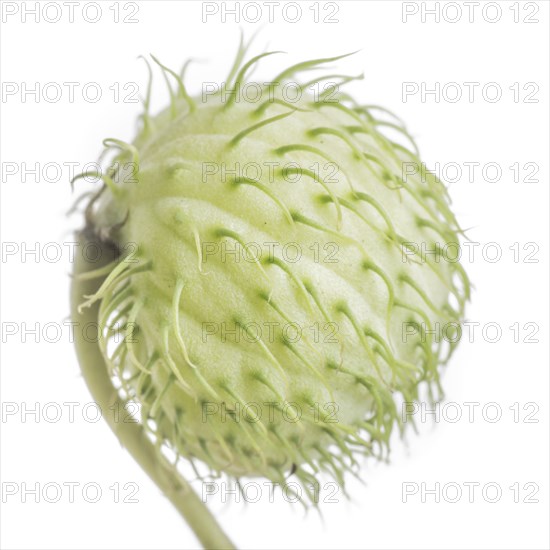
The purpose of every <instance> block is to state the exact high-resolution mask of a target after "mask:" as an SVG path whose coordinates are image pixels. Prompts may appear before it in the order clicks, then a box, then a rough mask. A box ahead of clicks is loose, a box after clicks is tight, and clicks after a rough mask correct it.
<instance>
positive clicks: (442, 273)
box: [72, 41, 469, 548]
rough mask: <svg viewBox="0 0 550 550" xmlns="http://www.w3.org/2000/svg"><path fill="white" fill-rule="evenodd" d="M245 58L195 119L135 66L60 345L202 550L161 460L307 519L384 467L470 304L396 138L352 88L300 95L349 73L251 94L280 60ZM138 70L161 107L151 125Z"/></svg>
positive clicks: (177, 97) (202, 531)
mask: <svg viewBox="0 0 550 550" xmlns="http://www.w3.org/2000/svg"><path fill="white" fill-rule="evenodd" d="M246 51H247V48H246V47H245V46H243V42H242V41H241V45H240V47H239V51H238V54H237V58H236V60H235V62H234V65H233V67H232V69H231V71H230V74H229V76H228V78H227V79H226V84H225V87H224V88H220V89H217V90H209V92H208V93H203V94H202V95H201V96H198V97H192V96H191V95H190V94H189V93H188V92H187V89H186V87H185V84H184V79H183V75H180V74H177V73H176V72H174V71H172V70H171V69H169V68H168V67H166V66H164V65H163V64H162V63H161V62H160V61H159V60H158V59H157V58H156V57H154V56H151V62H147V66H148V68H149V72H150V80H149V87H148V92H147V96H146V98H145V99H144V112H143V114H142V116H141V117H140V126H139V131H138V134H137V136H136V137H135V139H134V141H133V142H132V143H126V142H123V141H121V140H118V139H106V140H105V141H104V145H105V153H106V154H110V153H112V154H111V156H110V158H109V160H110V164H109V167H108V169H107V170H105V171H104V173H103V174H101V179H102V187H101V189H100V190H99V191H98V192H97V193H95V194H94V195H93V197H92V198H91V199H90V200H89V203H88V205H87V208H86V210H85V227H84V229H83V230H82V231H81V232H80V233H79V235H78V237H79V239H80V242H81V244H82V245H83V246H85V245H89V244H90V243H93V244H94V245H95V246H97V247H99V248H100V249H101V250H103V251H104V252H106V253H107V252H109V254H110V261H104V262H103V263H102V264H99V263H97V262H95V263H93V262H91V261H89V260H86V259H85V258H84V257H79V259H78V262H77V264H76V269H75V276H74V279H73V286H72V310H73V320H74V321H77V322H80V323H86V322H93V323H97V326H98V327H99V338H98V341H97V342H90V341H89V340H88V341H85V340H84V339H83V338H82V337H78V338H77V340H76V347H77V353H78V357H79V361H80V364H81V368H82V372H83V374H84V377H85V379H86V382H87V384H88V386H89V388H90V390H91V392H92V394H93V396H94V398H95V399H96V400H97V402H98V403H99V404H100V405H101V406H102V407H103V408H104V410H108V409H109V408H110V407H113V406H115V405H118V406H124V405H125V404H126V403H127V402H128V401H134V402H137V403H139V404H140V406H141V409H140V410H141V419H140V422H138V423H115V422H114V420H113V419H108V422H109V423H110V425H111V427H112V429H113V431H114V432H115V434H116V435H117V436H118V437H119V439H120V441H121V443H122V444H123V445H124V446H125V447H126V448H127V449H128V450H129V451H130V453H131V454H132V455H133V456H134V457H135V459H136V460H137V461H138V462H139V463H140V464H141V466H142V467H143V468H144V470H145V471H146V472H147V473H148V474H149V476H150V477H151V478H152V479H153V480H154V481H155V482H156V483H157V484H158V486H159V487H160V488H161V489H162V491H163V492H164V493H165V494H166V496H167V497H168V498H169V499H170V500H171V501H172V503H173V504H174V505H175V506H176V507H177V509H178V510H179V511H180V512H181V514H182V515H183V516H184V517H185V518H186V519H187V520H188V522H189V524H190V525H191V527H192V528H193V529H194V530H195V533H196V534H197V536H198V537H199V539H200V540H201V542H202V544H203V545H204V546H205V547H212V548H231V547H233V546H232V543H231V541H230V540H229V539H228V538H227V537H226V536H225V535H224V533H223V532H222V531H221V529H220V528H219V527H218V525H217V523H216V521H215V520H214V518H213V516H212V515H211V514H210V513H209V512H208V510H207V509H206V507H205V506H204V504H203V503H202V502H201V501H200V499H199V498H198V497H197V495H196V494H195V493H194V492H193V491H192V489H191V487H190V485H189V483H188V482H187V481H186V480H185V479H184V478H183V476H182V475H181V473H180V471H179V470H178V468H177V465H174V464H173V461H169V460H168V459H167V458H166V454H165V452H164V450H167V449H170V451H171V455H172V456H176V457H177V458H178V459H179V458H181V459H187V460H189V461H191V463H192V464H194V465H195V464H200V465H201V466H202V467H205V466H206V467H207V468H208V470H209V471H210V472H211V473H212V474H213V475H228V476H231V477H234V478H237V479H240V478H243V477H256V476H260V477H262V478H265V479H267V480H270V481H273V482H277V483H282V484H284V483H285V480H286V479H287V478H288V476H289V475H291V474H292V475H293V479H295V480H296V481H297V482H298V483H301V484H302V486H303V488H304V491H303V495H304V497H303V500H304V503H305V504H306V505H308V504H313V505H315V503H316V502H315V498H314V496H315V495H314V494H312V490H311V486H312V483H314V482H315V481H316V479H317V476H318V475H319V474H320V473H327V474H329V475H331V476H333V477H334V478H335V480H336V481H337V482H338V483H339V484H340V485H341V486H343V485H344V481H345V476H346V472H347V471H351V472H353V473H357V466H358V462H357V458H358V457H359V456H361V455H367V456H374V457H378V458H385V457H386V456H387V453H388V451H389V442H390V436H391V435H392V433H394V432H395V431H400V432H403V429H404V427H405V424H404V422H403V420H402V419H401V410H400V404H401V403H403V402H414V401H415V400H418V399H419V391H421V389H422V387H424V388H427V390H428V392H429V395H431V396H432V398H435V396H436V395H437V396H440V395H441V387H440V382H439V377H440V371H441V367H442V365H443V364H445V363H446V362H447V360H448V359H449V357H450V355H451V353H452V351H453V349H454V347H455V344H454V343H452V342H451V343H450V344H449V340H453V339H447V340H445V339H444V338H440V337H438V336H437V327H440V326H443V325H447V326H455V327H456V326H458V324H459V323H460V321H461V319H462V316H463V313H464V307H465V303H466V301H467V300H468V299H469V282H468V277H467V275H466V273H465V272H464V270H463V268H462V267H461V265H460V263H459V262H458V261H448V259H447V258H445V257H443V254H442V250H443V249H444V248H443V246H444V245H450V244H452V245H453V246H456V247H459V240H460V239H461V238H462V231H461V229H460V227H459V225H458V223H457V221H456V219H455V217H454V215H453V213H452V212H451V210H450V206H449V205H450V199H449V195H448V193H447V190H446V188H445V186H444V185H443V183H441V182H440V181H439V180H438V179H437V178H436V177H435V175H433V174H431V173H429V172H425V171H424V172H423V171H420V170H417V169H414V170H409V169H405V168H404V167H410V166H413V167H420V166H421V161H420V159H419V157H418V152H417V148H416V146H415V144H414V142H413V140H412V138H411V136H410V135H409V134H408V132H407V131H406V129H405V127H404V125H403V124H402V123H401V122H400V121H399V119H397V118H395V117H392V118H391V119H390V118H389V116H391V114H390V113H389V112H388V111H387V110H386V109H384V108H382V107H378V106H369V105H364V104H363V103H360V102H357V101H356V100H355V99H354V98H353V97H351V96H350V95H348V94H347V93H346V92H345V91H344V88H345V86H344V85H345V84H346V83H347V82H349V81H350V80H354V79H358V78H360V77H347V76H343V75H334V74H329V75H328V76H320V77H317V78H314V79H311V78H310V79H308V78H304V74H306V72H308V71H311V70H313V69H319V68H323V67H324V66H325V65H326V64H327V63H332V62H337V61H338V60H339V59H341V58H343V57H346V56H344V55H342V56H338V57H332V58H325V59H317V60H312V61H306V62H302V63H298V64H296V65H293V66H291V67H289V68H288V69H286V70H284V71H282V72H280V73H279V74H277V75H276V76H274V78H272V79H271V81H270V82H267V83H262V84H260V83H257V82H254V81H252V80H250V77H249V75H250V73H251V71H252V69H253V68H254V67H255V65H256V64H258V63H260V62H262V61H263V60H264V58H266V57H268V56H271V55H275V54H280V53H281V52H269V53H264V54H261V55H257V56H255V57H251V58H250V59H248V60H246V61H245V58H246V55H247V54H246ZM152 65H153V66H155V70H157V71H159V72H161V73H162V74H163V76H164V79H165V80H166V83H167V84H168V87H169V90H170V98H171V99H170V104H169V105H168V106H167V107H166V109H164V110H163V111H162V112H160V113H159V114H157V115H155V116H153V115H152V114H151V113H150V109H149V105H150V96H151V78H152V77H151V75H152V68H151V66H152ZM321 82H325V83H326V82H332V85H330V86H325V87H324V88H323V87H319V86H315V85H316V84H317V83H321ZM289 83H292V87H293V93H292V98H290V97H289V93H288V90H289ZM285 85H286V87H285ZM245 88H246V91H247V93H244V91H245ZM319 89H323V90H324V91H323V92H322V93H316V90H319ZM251 90H253V92H254V93H252V92H251ZM252 95H253V99H250V98H251V96H252ZM388 130H389V131H388ZM390 133H391V135H393V136H399V138H396V137H393V138H392V137H390V136H389V134H390ZM84 175H85V174H84ZM426 251H435V252H432V253H430V254H426V253H425V252H426ZM107 256H108V254H104V255H103V257H104V258H105V257H107ZM454 340H456V339H454ZM308 501H310V502H308Z"/></svg>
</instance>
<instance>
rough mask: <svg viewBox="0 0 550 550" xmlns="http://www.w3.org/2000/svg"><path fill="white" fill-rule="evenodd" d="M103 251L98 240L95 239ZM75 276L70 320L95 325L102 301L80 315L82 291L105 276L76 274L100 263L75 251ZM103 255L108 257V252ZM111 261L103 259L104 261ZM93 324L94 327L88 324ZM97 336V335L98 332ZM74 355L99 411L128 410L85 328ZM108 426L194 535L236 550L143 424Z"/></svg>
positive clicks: (83, 239) (82, 240)
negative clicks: (85, 333)
mask: <svg viewBox="0 0 550 550" xmlns="http://www.w3.org/2000/svg"><path fill="white" fill-rule="evenodd" d="M77 237H78V241H79V244H80V245H81V246H80V247H79V248H78V250H80V251H83V250H86V248H85V245H86V244H87V243H89V242H90V241H91V240H92V238H88V237H87V232H86V230H84V231H82V232H81V233H80V234H78V235H77ZM95 244H96V245H98V246H99V247H100V249H102V248H103V247H101V244H100V243H97V242H96V243H95ZM76 256H77V257H76V261H75V268H74V278H73V281H72V287H71V315H72V320H73V321H74V322H76V323H78V325H76V326H79V327H83V326H86V325H87V324H88V323H92V326H97V321H98V316H97V314H98V308H99V305H98V303H95V304H93V305H92V306H91V307H87V308H84V309H83V310H82V313H79V311H78V306H79V305H80V304H81V303H82V302H83V301H84V299H83V296H84V295H90V294H93V293H94V292H95V291H96V290H97V289H98V288H99V286H100V285H101V283H102V281H103V279H101V278H97V279H92V280H86V279H82V278H79V277H78V275H79V274H82V273H86V272H87V271H91V270H92V269H97V268H98V267H102V266H101V265H99V264H98V262H94V263H91V262H89V261H87V260H86V258H85V257H84V254H82V253H79V254H77V255H76ZM103 256H107V254H104V255H103ZM106 263H107V262H105V264H106ZM88 326H90V325H88ZM98 336H99V335H98ZM75 346H76V353H77V357H78V360H79V363H80V368H81V371H82V375H83V376H84V379H85V380H86V384H87V385H88V389H89V390H90V393H91V394H92V397H93V398H94V400H95V401H96V403H97V404H98V405H99V406H100V407H101V410H104V411H108V410H109V409H113V407H116V409H114V410H124V406H125V405H126V401H124V400H123V399H121V398H120V396H119V394H118V391H117V389H116V388H115V387H114V385H113V383H112V381H111V378H110V377H109V374H108V371H107V366H106V364H105V361H104V359H103V355H102V353H101V350H100V349H99V345H98V344H97V343H96V342H92V341H90V339H89V338H88V339H85V338H84V334H83V331H82V330H75ZM104 416H105V419H106V421H107V423H108V424H109V427H110V428H111V430H112V431H113V432H114V434H115V435H116V436H117V438H118V439H119V441H120V443H121V444H122V446H123V447H126V449H127V450H128V452H129V453H130V454H131V455H132V456H133V457H134V459H135V460H136V461H137V463H138V464H139V465H140V466H141V467H142V468H143V470H144V471H145V472H146V473H147V475H148V476H149V477H150V478H151V479H152V480H153V481H154V482H155V483H156V484H157V486H158V487H159V489H160V490H161V491H162V492H163V493H164V495H165V496H166V497H167V498H168V500H170V502H171V503H172V504H173V505H174V506H175V507H176V509H177V510H178V512H179V513H180V514H181V515H182V516H183V518H184V519H185V520H186V521H187V523H188V524H189V526H190V527H191V528H192V529H193V531H194V533H195V535H196V536H197V538H198V539H199V541H200V542H201V544H202V545H203V546H204V548H207V549H234V548H235V546H234V545H233V543H232V542H231V541H230V540H229V538H228V537H227V535H226V534H225V533H224V532H223V531H222V529H221V527H220V526H219V524H218V523H217V522H216V520H215V519H214V516H213V515H212V514H211V513H210V511H209V510H208V508H207V507H206V505H205V504H204V502H202V501H201V499H200V498H199V496H198V495H197V494H196V493H195V491H194V490H193V489H192V487H191V485H190V484H189V482H187V481H186V480H185V479H184V478H183V477H182V476H181V475H180V473H179V472H178V471H177V469H176V467H175V466H173V465H171V464H170V463H169V461H168V460H167V459H166V458H165V457H164V456H163V455H162V454H161V452H160V451H159V450H157V449H156V447H155V445H154V444H153V443H152V442H151V440H150V439H149V438H148V437H147V434H146V433H145V430H144V428H143V426H142V425H141V424H139V423H129V422H117V421H116V420H115V418H114V415H104Z"/></svg>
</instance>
